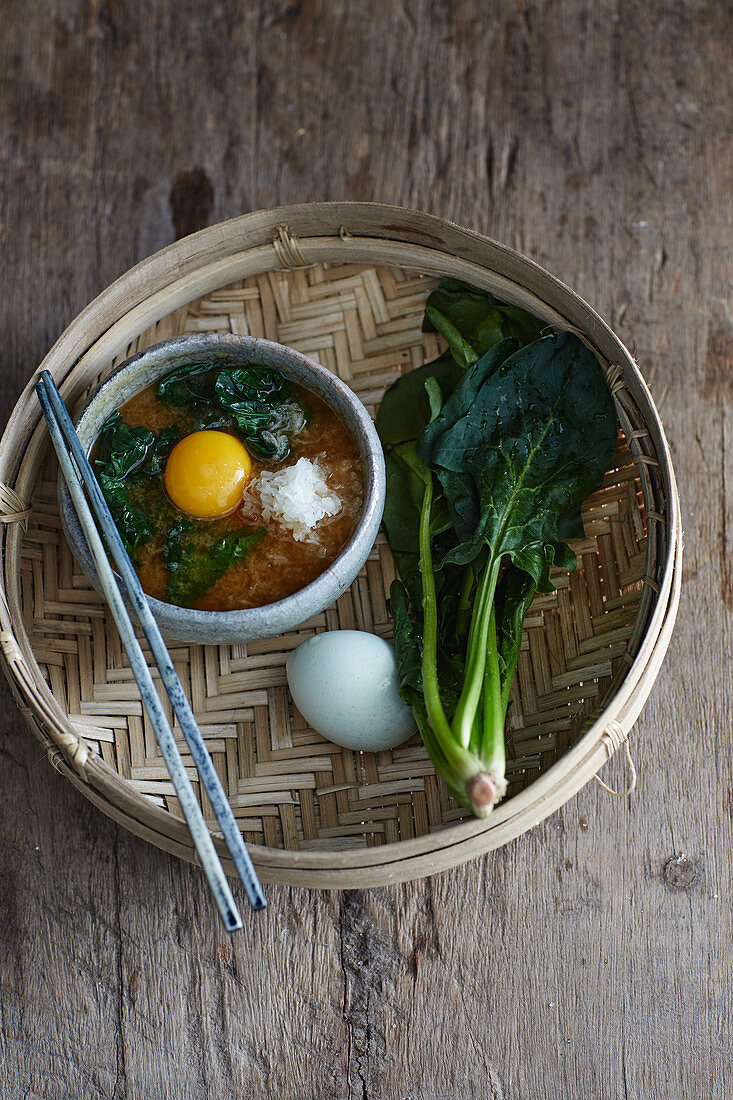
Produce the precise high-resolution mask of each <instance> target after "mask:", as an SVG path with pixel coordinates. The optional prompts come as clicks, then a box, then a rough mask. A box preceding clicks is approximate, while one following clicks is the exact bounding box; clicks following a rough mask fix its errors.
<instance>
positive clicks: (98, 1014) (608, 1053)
mask: <svg viewBox="0 0 733 1100" xmlns="http://www.w3.org/2000/svg"><path fill="white" fill-rule="evenodd" d="M732 13H733V9H731V6H730V4H726V3H725V2H721V0H709V2H704V0H699V2H695V0H690V2H687V3H685V2H684V0H646V2H645V0H586V2H581V0H503V2H497V3H493V4H488V3H486V2H485V0H455V2H448V0H434V2H431V3H428V2H422V0H402V2H397V0H392V2H391V3H389V2H383V3H380V2H379V0H320V2H319V0H306V2H299V0H267V2H261V3H253V2H243V0H211V2H210V3H208V4H202V3H198V2H196V0H176V2H175V3H174V2H173V0H149V2H148V3H136V2H134V0H86V2H82V0H55V2H54V0H36V2H35V3H32V4H29V3H27V2H26V0H6V2H5V3H4V4H3V5H2V11H1V12H0V58H1V59H2V73H3V76H4V80H3V93H2V100H1V101H0V158H1V159H0V163H1V165H2V178H1V180H0V250H1V251H2V257H3V259H2V272H3V284H2V294H0V319H1V323H0V332H2V342H1V343H0V399H1V405H2V417H3V422H4V421H5V419H6V418H7V416H8V415H9V413H10V410H11V408H12V406H13V404H14V402H15V400H16V398H17V395H18V394H19V393H20V390H21V388H22V386H23V384H24V382H25V380H26V379H27V377H28V376H29V375H30V373H31V371H32V370H33V369H34V368H35V367H36V365H37V364H38V362H39V361H40V359H41V358H42V356H43V355H44V353H45V352H46V350H47V349H48V347H49V346H50V345H51V343H52V342H53V341H54V340H55V338H56V337H57V336H58V334H59V333H60V332H61V331H62V329H63V328H64V327H65V326H66V325H67V324H68V323H69V321H71V319H72V318H73V317H74V316H75V315H76V313H77V312H78V311H79V310H80V309H81V308H82V307H83V306H84V305H85V304H86V303H87V302H88V301H89V300H90V299H91V298H92V297H94V296H95V295H96V294H97V293H98V292H99V291H100V290H102V288H103V287H105V286H106V285H107V284H108V283H110V282H111V281H112V280H113V279H115V278H116V277H117V276H118V275H119V274H121V273H122V272H123V271H125V270H126V269H127V268H129V267H130V266H131V265H132V264H134V263H136V262H137V261H138V260H140V259H142V258H143V257H145V256H147V255H148V254H150V253H151V252H153V251H155V250H156V249H158V248H160V247H161V246H163V245H165V244H167V243H169V242H170V241H172V240H173V239H174V238H175V237H176V236H180V235H183V234H186V233H189V232H191V231H193V230H195V229H198V228H200V227H202V226H203V225H205V224H208V223H210V222H214V221H219V220H221V219H223V218H227V217H231V216H233V215H235V214H239V213H241V212H243V211H248V210H254V209H257V208H261V207H267V206H271V205H275V204H279V203H287V202H296V201H308V200H323V199H342V198H346V199H374V200H382V201H385V202H393V203H400V204H403V205H407V206H412V207H417V208H421V209H423V210H426V211H428V212H430V213H433V214H437V215H441V216H443V217H447V218H450V219H452V220H454V221H457V222H459V223H462V224H465V225H468V226H471V227H474V228H476V229H479V230H481V231H484V232H486V233H488V234H489V235H491V236H493V237H495V238H497V239H498V240H500V241H504V242H506V243H507V244H509V245H512V246H514V247H515V248H517V249H519V250H521V251H522V252H525V253H527V254H528V255H530V256H532V257H534V258H535V259H536V260H538V261H539V262H540V263H541V264H543V265H544V266H546V267H547V268H549V269H550V270H551V271H553V272H554V273H555V274H556V275H558V276H559V277H560V278H562V279H563V280H564V281H565V282H567V283H569V284H570V285H571V286H573V287H574V288H575V289H577V290H578V291H579V292H580V294H581V295H583V296H584V297H585V298H586V299H587V300H588V301H590V303H591V304H592V305H593V306H594V307H595V308H596V309H598V311H599V312H600V313H601V315H602V316H604V317H605V318H606V319H607V320H608V321H609V322H610V323H611V324H612V325H613V326H614V327H615V328H616V330H617V331H618V332H619V334H620V336H621V337H622V339H624V341H625V342H626V343H627V344H628V346H629V347H630V348H631V349H632V350H633V352H634V353H635V355H636V357H637V359H638V362H639V364H640V366H641V369H642V371H643V373H644V375H645V377H646V379H647V381H648V383H649V385H650V387H651V389H652V392H653V394H654V397H655V400H656V402H657V406H658V408H659V410H660V413H661V416H662V419H663V421H664V423H665V426H666V429H667V432H668V435H669V439H670V443H671V447H672V453H673V456H674V461H675V464H676V470H677V476H678V479H679V483H680V490H681V495H682V500H683V520H684V524H685V528H686V533H685V542H686V556H685V573H684V580H685V583H684V588H683V596H682V606H681V609H680V614H679V620H678V625H677V629H676V632H675V635H674V638H673V641H672V645H671V647H670V650H669V654H668V657H667V660H666V662H665V664H664V667H663V669H662V672H661V674H660V676H659V679H658V681H657V684H656V686H655V688H654V691H653V693H652V696H651V699H650V701H649V703H648V704H647V706H646V708H645V710H644V712H643V714H642V717H641V719H640V720H639V722H638V724H637V726H636V728H635V730H634V731H633V734H632V744H633V752H634V756H635V758H636V763H637V765H638V767H639V772H640V781H639V786H638V789H637V791H636V792H635V793H634V795H633V796H632V797H631V798H630V799H628V800H616V799H613V798H611V797H609V796H608V795H606V794H604V793H603V792H602V791H601V790H600V789H599V788H598V787H597V786H596V785H595V784H589V785H588V787H586V788H585V789H584V790H583V791H582V792H581V793H580V794H579V795H578V796H577V797H576V798H574V799H573V800H572V801H570V802H569V803H568V804H567V805H566V806H565V807H564V808H563V809H562V810H561V811H559V812H558V813H556V814H554V815H553V816H552V817H550V818H549V819H548V820H547V821H545V822H543V823H542V824H541V825H539V826H537V827H536V828H534V829H533V830H531V831H530V832H528V833H526V834H525V835H523V836H522V837H520V838H519V839H518V840H516V841H515V842H514V843H512V844H510V845H508V846H507V847H505V848H503V849H501V850H499V851H497V852H495V853H493V854H491V855H489V856H487V857H485V858H483V859H481V860H477V861H475V862H473V863H470V864H468V865H466V866H464V867H462V868H460V869H458V870H455V871H452V872H449V873H445V874H442V875H438V876H436V877H434V878H431V879H425V880H423V881H419V882H415V883H411V884H407V885H404V886H397V887H394V888H385V889H375V890H369V891H358V890H354V891H349V892H346V893H330V894H329V893H325V892H324V893H309V892H307V891H304V890H295V889H277V888H274V887H273V888H268V896H269V900H270V905H269V908H268V910H267V912H266V913H265V914H264V915H257V916H255V915H253V914H251V913H248V914H247V915H246V917H245V928H244V931H243V932H242V933H241V934H239V935H237V936H235V937H234V938H233V939H231V940H229V939H228V938H227V937H226V935H225V934H224V933H223V932H222V931H221V929H220V927H219V925H218V920H217V916H216V913H215V911H214V908H213V906H212V904H211V901H210V898H209V894H208V890H207V887H206V883H205V881H204V879H203V876H202V874H201V873H200V872H199V871H198V870H196V869H194V868H192V867H189V866H185V865H183V864H182V863H179V862H178V861H177V860H176V859H174V858H172V857H169V856H167V855H165V854H163V853H162V852H160V851H157V850H156V849H154V848H152V847H149V846H148V845H147V844H145V843H143V842H142V841H140V840H138V839H136V838H134V837H132V836H131V835H129V834H128V833H127V832H125V831H124V830H122V829H120V828H118V827H117V826H116V825H114V824H113V823H112V822H111V821H109V820H107V819H106V818H105V817H103V816H102V815H101V814H100V813H98V812H97V810H95V809H94V808H93V807H92V806H91V805H90V804H89V803H88V802H87V801H86V800H85V799H84V798H83V797H82V796H81V795H79V794H78V793H77V792H76V791H74V790H73V789H72V788H71V787H70V786H69V785H68V784H67V783H66V782H65V781H63V780H62V779H61V778H60V777H59V776H58V775H57V774H56V773H55V772H54V771H53V769H52V768H51V767H50V766H49V763H48V761H47V759H46V757H45V755H44V753H43V751H42V749H41V748H40V747H39V745H38V743H37V742H36V741H34V740H33V739H32V738H31V736H30V734H29V733H28V732H27V729H26V726H25V724H24V722H23V721H22V720H21V718H20V715H19V714H18V712H17V711H16V709H15V706H14V704H13V701H12V698H11V695H10V692H9V690H7V688H6V687H5V685H4V684H3V686H2V718H1V726H0V1096H2V1098H3V1100H20V1098H21V1097H23V1098H36V1097H37V1098H43V1100H57V1098H58V1100H66V1098H71V1100H96V1098H102V1097H105V1098H107V1097H109V1098H115V1100H119V1098H122V1097H129V1098H132V1100H137V1098H140V1100H199V1098H204V1097H212V1098H217V1100H219V1098H228V1097H237V1098H250V1097H266V1096H274V1097H283V1098H289V1097H294V1098H299V1100H300V1098H310V1097H313V1098H318V1100H331V1098H334V1100H342V1098H344V1100H345V1098H354V1100H356V1098H359V1100H382V1098H384V1100H387V1098H389V1100H391V1098H397V1097H401V1098H408V1097H409V1098H410V1100H437V1098H438V1097H440V1098H446V1100H469V1098H471V1100H473V1098H476V1100H479V1098H480V1100H484V1098H486V1097H491V1098H495V1100H498V1098H506V1100H509V1098H511V1100H545V1098H546V1100H594V1098H596V1097H598V1098H603V1100H616V1098H619V1100H620V1098H624V1100H632V1098H639V1100H657V1098H665V1100H666V1098H678V1097H679V1098H682V1097H685V1098H695V1100H698V1098H699V1100H708V1098H711V1100H712V1098H715V1100H717V1098H719V1097H723V1096H733V1070H732V1068H731V1067H732V1066H733V1050H732V1043H731V1031H730V1025H731V1011H730V1007H731V997H732V995H733V982H732V981H731V970H730V959H731V851H732V843H733V842H732V837H731V817H732V816H733V788H732V786H731V782H732V780H731V762H732V753H731V713H732V710H733V690H732V680H731V675H730V668H731V659H732V658H733V631H732V627H733V554H732V548H731V542H732V541H733V535H732V534H731V532H732V531H733V474H731V472H730V471H731V469H733V467H732V466H731V462H733V458H732V457H731V448H732V447H733V443H732V441H731V440H732V433H733V364H732V362H731V346H732V343H731V333H732V329H731V313H730V298H729V294H730V281H729V280H730V243H731V241H730V236H731V225H732V224H733V212H732V211H731V197H732V190H733V188H732V178H731V148H732V145H731V126H730V123H731V99H730V88H731V75H732V74H731V66H730V46H731V14H732ZM604 774H605V775H606V778H609V779H610V780H612V781H615V782H617V783H621V784H623V782H624V780H625V775H624V768H623V761H622V759H621V757H620V755H619V757H617V758H615V759H614V760H613V761H612V762H611V764H609V765H608V766H607V768H606V772H605V773H604ZM238 896H239V897H240V898H242V900H243V894H242V891H241V890H240V891H239V895H238ZM726 1089H727V1090H728V1091H726Z"/></svg>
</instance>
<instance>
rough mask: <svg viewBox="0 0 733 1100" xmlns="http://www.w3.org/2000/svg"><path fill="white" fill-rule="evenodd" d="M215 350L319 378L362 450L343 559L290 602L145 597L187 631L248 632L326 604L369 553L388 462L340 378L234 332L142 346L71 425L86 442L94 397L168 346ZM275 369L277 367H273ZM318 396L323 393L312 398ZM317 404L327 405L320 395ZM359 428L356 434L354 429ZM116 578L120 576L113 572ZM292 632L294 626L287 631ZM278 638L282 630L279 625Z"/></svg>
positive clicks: (76, 533)
mask: <svg viewBox="0 0 733 1100" xmlns="http://www.w3.org/2000/svg"><path fill="white" fill-rule="evenodd" d="M212 347H213V348H216V347H219V348H223V349H226V348H227V347H230V348H232V349H244V348H248V349H250V350H251V351H252V353H253V354H255V355H256V354H257V353H258V352H261V353H263V355H264V357H265V358H272V359H273V360H275V361H277V362H278V363H280V364H282V363H283V361H285V364H286V366H287V362H288V360H292V361H293V362H294V363H295V364H297V366H299V367H300V368H301V369H302V370H303V371H304V372H305V373H306V374H311V375H313V376H314V377H315V378H317V379H319V380H320V381H321V382H322V383H323V386H324V389H326V390H334V391H335V392H336V394H337V396H338V405H340V406H343V408H344V409H346V410H348V412H349V415H350V417H351V420H350V421H347V420H346V417H345V416H344V413H343V412H342V410H341V408H339V407H336V408H335V411H336V412H337V414H339V415H340V416H341V419H342V420H343V421H344V422H345V426H346V428H347V430H348V431H349V432H350V434H351V435H352V436H353V438H354V439H355V441H356V443H357V445H358V446H359V451H360V458H361V461H362V467H363V473H364V503H363V506H362V510H361V515H360V517H359V521H358V523H357V524H356V527H355V528H354V530H353V532H352V534H351V536H350V538H349V540H348V542H347V543H346V545H345V546H344V547H343V548H342V549H341V551H340V553H339V554H338V555H337V556H336V557H335V558H334V560H333V561H332V562H331V563H330V564H329V565H328V566H326V568H325V569H324V570H323V572H322V573H320V574H319V575H318V576H317V577H316V578H315V579H314V580H312V581H310V582H309V583H308V584H307V585H304V586H303V587H302V588H298V589H296V591H295V592H292V593H291V594H290V595H289V596H284V597H283V598H282V599H281V600H275V601H273V602H272V603H267V604H259V605H258V606H256V607H247V608H238V609H235V610H230V611H200V610H198V609H196V608H189V607H179V606H178V605H177V604H171V603H167V602H166V601H165V600H159V599H156V597H154V596H151V595H149V594H148V593H147V592H146V593H145V596H146V599H147V601H148V603H149V604H150V609H151V611H152V612H153V615H154V616H155V618H156V619H164V620H165V619H172V620H176V621H177V622H179V623H180V625H181V626H184V625H186V626H191V627H192V628H193V629H200V630H202V631H204V630H207V629H213V628H214V627H220V628H222V629H224V630H225V629H226V628H227V627H232V628H240V629H244V628H245V627H246V625H247V624H248V623H251V624H252V625H253V626H254V625H255V624H261V620H262V618H263V616H265V615H267V616H268V617H270V618H273V619H278V618H280V617H284V616H285V615H286V613H287V612H288V611H290V610H291V609H293V608H294V605H295V603H296V602H298V601H300V600H303V599H304V595H303V594H305V598H307V600H308V603H313V604H315V603H316V602H318V600H319V599H320V598H321V595H322V598H323V600H324V601H326V602H327V603H330V602H331V601H332V599H333V592H332V589H333V584H334V582H335V583H338V584H339V585H341V584H342V582H341V581H340V580H339V579H338V578H335V577H334V572H335V571H336V569H337V563H339V562H343V561H344V559H346V560H347V561H348V560H349V559H350V558H352V557H353V556H354V555H356V556H357V557H359V556H360V554H361V552H362V549H363V547H364V543H365V540H366V539H370V540H371V541H370V548H371V545H372V544H373V542H374V538H375V537H376V533H377V530H378V528H379V524H380V522H381V517H382V512H383V510H384V500H385V494H386V486H385V464H384V454H383V451H382V445H381V443H380V440H379V436H378V435H377V430H376V428H375V426H374V423H373V421H372V418H371V417H370V416H369V413H368V412H367V410H366V408H365V406H364V404H363V402H362V401H361V400H360V399H359V398H358V397H357V395H356V394H355V393H354V391H353V390H351V389H350V388H349V387H348V386H347V385H346V383H345V382H343V381H342V379H340V378H339V377H338V375H336V374H334V373H333V372H332V371H330V370H329V369H328V368H327V367H324V366H322V365H321V364H320V363H317V362H316V361H315V360H313V359H311V358H309V357H308V356H307V355H305V354H304V353H303V352H300V351H297V350H296V349H295V348H291V347H288V346H287V345H286V344H279V343H277V342H275V341H274V340H266V339H264V338H262V337H258V336H247V335H244V334H238V333H192V334H189V335H183V336H173V337H170V338H169V339H167V340H161V341H159V342H158V343H156V344H151V345H149V346H148V347H147V348H144V349H143V351H138V352H135V353H134V354H133V355H131V356H129V357H128V358H127V359H125V360H124V361H123V362H122V363H120V364H119V365H118V366H116V367H115V368H114V369H113V370H111V371H110V372H109V374H107V375H105V376H104V378H102V379H101V381H100V382H99V383H98V384H97V385H96V386H95V387H94V389H93V390H92V391H91V392H90V393H89V395H88V397H87V398H86V400H85V402H84V404H83V406H82V408H81V409H80V411H79V413H78V414H77V415H76V416H75V417H74V424H75V427H76V429H77V431H78V432H80V435H82V436H83V434H84V426H85V421H87V420H88V419H89V418H90V417H91V415H92V413H93V411H94V407H95V405H96V403H97V401H98V399H99V398H100V397H101V396H102V395H103V394H104V392H105V390H107V389H108V388H109V387H110V386H111V385H113V384H114V382H115V380H118V379H119V377H120V375H124V374H126V373H127V372H129V371H131V370H134V369H135V368H138V369H139V368H140V367H142V366H144V364H145V361H146V360H147V359H148V358H151V357H153V353H159V354H160V353H161V352H163V351H164V350H166V349H168V348H170V349H171V351H172V352H173V351H176V350H178V351H181V352H182V351H185V350H186V349H188V348H191V350H192V352H196V351H199V350H203V349H206V348H209V349H210V348H212ZM170 369H171V370H172V369H174V368H173V367H171V368H170ZM274 369H277V368H276V367H275V368H274ZM164 373H165V372H164V371H161V373H160V375H156V379H155V380H157V378H158V377H162V376H163V374H164ZM151 384H152V382H151V380H150V379H148V380H147V381H146V382H144V383H143V384H141V385H140V386H139V387H138V388H136V389H134V390H133V391H132V392H131V393H130V394H128V395H127V396H126V398H125V400H130V399H131V398H132V397H134V396H135V394H137V393H140V392H141V391H142V390H143V389H145V388H147V387H148V386H150V385H151ZM298 384H299V385H300V384H302V385H303V388H304V389H308V386H307V384H306V383H304V382H303V383H301V382H300V381H299V382H298ZM314 392H315V391H314ZM316 396H321V395H320V394H318V393H317V394H316ZM322 399H323V400H324V401H327V398H325V396H324V397H323V398H322ZM327 403H329V404H331V407H334V404H333V403H332V402H328V401H327ZM357 428H358V432H357V430H356V429H357ZM98 434H99V432H98V430H97V431H96V432H95V434H94V436H93V438H92V440H91V442H90V443H89V444H87V443H85V442H84V440H83V439H82V445H83V446H84V447H85V449H86V452H87V455H88V454H89V453H90V452H91V449H92V447H93V446H94V444H95V442H96V440H97V438H98ZM57 485H58V498H59V510H60V513H61V520H62V524H63V527H64V534H65V535H66V538H67V540H68V542H69V546H70V547H71V549H72V552H73V553H74V556H75V557H76V558H77V560H78V561H79V564H80V565H81V566H82V568H83V570H84V572H85V573H86V574H87V576H89V578H90V580H93V579H94V578H96V576H97V573H96V569H95V568H94V564H93V562H92V559H91V555H90V554H89V550H88V547H87V545H86V540H85V539H84V536H83V533H82V530H81V526H80V525H79V521H78V519H77V516H76V513H75V511H74V506H73V504H72V501H71V494H70V493H69V489H68V486H67V485H66V482H65V480H64V477H63V474H62V473H61V470H60V469H59V472H58V478H57ZM368 553H369V550H367V554H368ZM365 556H366V555H365ZM362 564H363V563H360V564H358V565H357V566H356V568H355V569H354V570H353V575H352V574H351V568H352V565H353V563H351V564H350V565H349V567H348V568H347V569H346V570H345V573H346V574H347V575H349V580H348V581H347V582H346V584H347V585H348V584H350V583H351V581H353V579H354V577H355V576H356V574H357V573H358V571H359V569H360V568H361V565H362ZM115 575H116V576H117V572H116V570H115ZM316 613H317V612H315V611H311V612H309V614H308V615H306V616H305V618H303V619H302V621H301V625H302V624H303V623H306V622H307V621H308V619H309V618H310V617H311V616H312V615H313V614H316ZM290 629H296V628H295V627H291V628H290ZM277 632H278V633H280V632H281V630H280V627H279V626H278V631H277Z"/></svg>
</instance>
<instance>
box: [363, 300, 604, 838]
mask: <svg viewBox="0 0 733 1100" xmlns="http://www.w3.org/2000/svg"><path fill="white" fill-rule="evenodd" d="M424 327H425V328H426V329H428V330H430V329H437V330H438V331H440V332H441V333H442V334H443V335H444V336H445V337H446V339H447V340H448V342H449V346H450V353H451V357H452V359H453V360H454V362H455V364H456V366H457V367H458V368H459V369H460V375H458V376H456V373H455V371H454V372H453V374H452V376H451V375H450V373H449V372H448V371H447V370H446V367H445V363H446V362H448V360H447V357H445V356H443V357H441V360H438V361H436V364H440V366H439V367H437V368H436V364H433V363H431V364H428V365H427V366H426V367H424V368H421V371H414V372H412V377H413V379H414V381H412V382H411V383H408V382H407V379H409V378H410V375H407V376H406V377H405V378H404V379H400V380H399V382H398V383H397V384H396V385H395V386H394V387H392V389H391V390H390V391H388V393H387V394H386V395H385V398H384V402H383V407H382V410H380V415H379V416H378V418H377V427H378V429H379V431H380V435H381V438H382V443H383V446H384V448H385V452H386V461H387V503H386V508H385V527H386V529H387V536H388V540H389V542H390V546H391V547H392V549H393V553H394V559H395V565H396V568H397V571H398V573H399V576H400V578H401V582H396V583H395V584H394V585H393V588H392V592H391V608H392V613H393V616H394V620H395V646H396V652H397V660H398V669H399V675H400V684H401V690H402V693H403V697H404V698H405V700H406V702H408V703H409V704H410V706H412V709H413V713H414V715H415V720H416V721H417V723H418V727H419V729H420V732H421V735H422V738H423V741H424V743H425V745H426V747H427V750H428V752H429V753H430V756H431V759H432V760H433V762H434V764H435V766H436V768H437V769H438V770H439V771H440V772H441V774H442V775H443V777H444V778H445V780H446V782H447V783H448V786H449V788H450V789H451V790H452V791H453V793H454V794H455V796H456V798H458V799H459V800H460V801H461V802H463V803H464V804H465V805H467V806H469V807H470V808H471V809H472V810H473V812H474V813H476V814H478V815H479V816H484V815H485V814H486V813H488V812H489V810H490V809H491V807H492V805H493V804H494V803H495V802H496V801H498V800H499V799H500V798H501V797H502V795H503V794H504V791H505V790H506V778H505V748H504V725H505V720H506V713H507V708H508V706H509V698H510V692H511V683H512V678H513V675H514V672H515V669H516V664H517V659H518V656H519V651H520V646H521V640H522V627H523V623H524V620H525V617H526V614H527V611H528V610H529V607H530V605H531V603H532V600H533V598H534V595H535V593H536V592H537V591H538V589H540V590H544V591H547V590H549V589H550V588H551V587H552V585H551V581H550V569H551V568H552V567H553V566H559V567H561V568H567V569H571V568H574V565H575V558H574V555H573V553H572V551H571V549H570V548H569V547H568V546H567V544H566V542H565V540H566V539H568V538H574V537H578V536H580V535H582V530H583V527H582V520H581V512H580V507H581V504H582V501H583V499H584V498H585V497H586V496H587V495H588V494H589V493H591V492H593V491H594V489H596V488H598V487H599V485H600V484H601V483H602V480H603V475H604V473H605V471H606V470H607V469H608V468H609V467H610V466H611V464H612V462H613V456H614V451H615V443H616V433H617V423H616V415H615V408H614V404H613V399H612V398H611V395H610V392H609V390H608V387H607V386H606V383H605V379H604V376H603V372H602V370H601V367H600V364H599V363H598V360H597V359H596V357H595V356H594V355H593V353H592V352H590V351H589V349H588V348H587V347H585V345H584V344H583V343H582V341H580V340H579V339H578V338H577V337H575V336H573V335H571V334H568V333H554V334H552V335H550V336H546V337H543V338H538V336H539V333H540V331H541V329H542V324H541V322H539V321H538V320H537V319H535V318H532V317H530V315H529V314H526V313H525V312H524V311H523V310H517V309H516V308H514V307H507V306H504V305H502V304H501V303H498V302H496V301H495V300H494V299H493V298H492V297H491V295H487V294H486V293H485V292H483V291H478V290H473V289H472V288H470V287H466V286H464V285H463V284H460V283H457V282H455V281H454V280H446V281H444V282H443V283H442V284H441V286H440V288H439V290H438V291H436V292H435V293H434V294H433V295H431V297H430V299H429V301H428V307H427V309H426V316H425V322H424ZM439 370H441V371H442V372H443V374H442V376H441V378H438V377H437V374H438V371H439ZM441 383H443V384H441ZM420 388H422V390H423V391H424V393H422V394H421V393H420ZM418 662H419V674H418Z"/></svg>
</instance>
